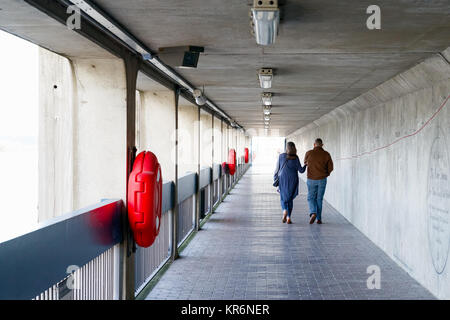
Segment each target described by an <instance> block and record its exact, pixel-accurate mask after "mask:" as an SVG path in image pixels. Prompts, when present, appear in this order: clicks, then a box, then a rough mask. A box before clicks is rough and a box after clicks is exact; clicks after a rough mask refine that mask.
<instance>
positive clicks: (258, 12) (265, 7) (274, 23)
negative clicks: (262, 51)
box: [251, 0, 280, 46]
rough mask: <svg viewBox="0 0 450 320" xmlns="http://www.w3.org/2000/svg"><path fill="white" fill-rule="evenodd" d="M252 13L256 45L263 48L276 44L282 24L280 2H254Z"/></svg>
mask: <svg viewBox="0 0 450 320" xmlns="http://www.w3.org/2000/svg"><path fill="white" fill-rule="evenodd" d="M251 13H252V18H253V25H254V32H255V37H256V43H257V44H259V45H263V46H267V45H271V44H273V43H275V39H276V37H277V34H278V25H279V23H280V9H278V0H254V1H253V7H252V9H251Z"/></svg>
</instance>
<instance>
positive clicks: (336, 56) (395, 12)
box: [0, 0, 450, 135]
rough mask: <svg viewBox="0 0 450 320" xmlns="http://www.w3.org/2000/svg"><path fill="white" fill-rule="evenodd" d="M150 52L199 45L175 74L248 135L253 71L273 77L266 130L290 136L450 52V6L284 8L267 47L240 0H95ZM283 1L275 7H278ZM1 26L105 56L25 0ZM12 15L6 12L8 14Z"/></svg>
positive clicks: (289, 2) (2, 13)
mask: <svg viewBox="0 0 450 320" xmlns="http://www.w3.org/2000/svg"><path fill="white" fill-rule="evenodd" d="M94 2H95V3H97V4H98V5H99V6H100V7H102V8H103V9H104V10H105V11H106V12H107V13H108V14H110V15H111V16H112V17H113V18H115V19H116V20H117V21H119V22H120V23H121V24H122V25H124V26H125V27H126V28H127V29H128V30H129V31H130V32H131V33H133V34H134V35H135V36H136V37H137V38H138V39H140V40H141V41H142V42H144V43H145V44H146V45H147V46H148V47H150V48H151V49H153V50H154V51H155V52H157V51H158V49H159V48H161V47H172V46H184V45H197V46H203V47H205V53H204V54H202V55H201V57H200V61H199V65H198V68H197V69H193V70H187V69H179V70H177V71H178V72H179V73H180V74H182V75H183V76H184V77H185V78H186V79H187V80H189V81H190V82H191V83H193V84H194V85H196V86H198V87H202V86H205V91H206V94H207V95H208V97H209V98H211V100H213V101H214V102H215V103H216V104H217V105H218V106H219V107H220V108H222V109H223V110H224V111H225V112H227V113H228V114H229V115H230V116H232V117H233V118H234V119H236V120H237V121H238V122H239V123H240V124H241V125H242V126H243V127H245V128H246V129H252V128H256V129H261V128H263V113H262V107H261V100H260V95H261V93H262V90H261V89H260V88H259V82H258V79H257V70H258V69H259V68H261V67H272V68H274V69H275V79H274V86H273V88H272V89H271V90H270V92H273V93H274V99H273V105H274V106H273V115H272V120H271V128H272V129H279V130H280V134H281V135H287V134H289V133H291V132H293V131H295V130H296V129H298V128H300V127H303V126H305V125H307V124H309V123H311V122H312V121H314V120H316V119H318V118H320V117H321V116H323V115H324V114H326V113H328V112H329V111H331V110H333V109H335V108H336V107H338V106H340V105H342V104H344V103H346V102H348V101H350V100H352V99H354V98H356V97H358V96H359V95H361V94H363V93H364V92H367V91H368V90H369V89H372V88H373V87H375V86H377V85H379V84H381V83H382V82H384V81H386V80H388V79H390V78H392V77H393V76H395V75H396V74H398V73H400V72H402V71H404V70H406V69H408V68H409V67H411V66H412V65H413V64H415V63H418V62H420V61H422V60H423V59H424V58H426V57H429V56H430V55H432V54H434V53H437V52H441V51H443V50H444V49H445V48H447V47H448V46H449V45H450V43H449V42H450V41H449V39H450V19H449V13H450V1H449V0H434V1H426V0H399V1H392V0H379V1H377V5H379V6H380V8H381V22H382V29H381V30H368V29H367V27H366V20H367V17H368V15H367V14H366V9H367V7H368V6H369V5H371V4H372V1H367V0H347V1H336V0H286V1H283V2H284V5H282V6H281V11H282V21H281V24H280V32H279V36H278V38H277V41H276V43H275V44H274V45H272V46H267V47H262V46H258V45H257V44H256V41H255V39H254V37H253V36H252V35H251V34H250V25H249V22H250V20H249V10H250V7H251V6H250V5H249V3H248V1H245V0H221V1H219V0H209V1H204V0H183V1H181V0H164V1H160V0H145V1H144V0H96V1H94ZM280 2H281V1H280ZM0 8H4V10H0V28H4V29H6V30H7V31H9V32H12V33H15V34H17V35H22V36H23V35H26V36H25V37H26V38H27V39H29V40H31V41H33V42H35V43H38V44H40V45H43V46H44V47H47V48H49V49H51V50H53V51H55V52H58V53H62V54H64V55H66V56H78V57H80V56H86V57H90V56H93V57H101V56H102V55H104V56H108V57H110V54H108V53H106V51H105V50H103V49H101V48H99V47H97V46H96V45H92V43H91V42H90V41H89V40H87V39H83V38H82V37H81V36H79V35H77V34H76V33H74V32H71V31H69V30H68V29H67V28H65V27H64V26H61V25H60V24H58V23H57V22H55V21H53V20H52V19H51V18H49V17H46V16H45V15H44V14H43V13H41V12H39V11H38V10H36V9H34V8H31V7H30V6H28V5H27V4H25V3H24V2H22V1H12V0H0ZM11 13H12V14H11Z"/></svg>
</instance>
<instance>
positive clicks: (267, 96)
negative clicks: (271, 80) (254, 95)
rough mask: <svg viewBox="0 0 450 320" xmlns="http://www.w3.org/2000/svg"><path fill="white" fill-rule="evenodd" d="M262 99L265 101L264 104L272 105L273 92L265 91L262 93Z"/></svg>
mask: <svg viewBox="0 0 450 320" xmlns="http://www.w3.org/2000/svg"><path fill="white" fill-rule="evenodd" d="M261 100H262V102H263V105H265V106H271V105H272V94H271V93H270V92H264V93H263V94H262V95H261Z"/></svg>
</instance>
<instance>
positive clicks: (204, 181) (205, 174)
mask: <svg viewBox="0 0 450 320" xmlns="http://www.w3.org/2000/svg"><path fill="white" fill-rule="evenodd" d="M199 176H200V178H199V184H200V185H199V186H198V188H199V189H200V190H201V189H204V188H206V187H207V186H209V185H210V184H211V182H212V174H211V167H205V168H202V169H201V170H200V175H199Z"/></svg>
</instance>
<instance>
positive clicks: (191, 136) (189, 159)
mask: <svg viewBox="0 0 450 320" xmlns="http://www.w3.org/2000/svg"><path fill="white" fill-rule="evenodd" d="M198 134H199V121H198V107H197V106H195V105H192V104H189V105H180V106H179V109H178V139H179V140H178V176H179V177H182V176H183V175H185V173H187V172H197V171H198Z"/></svg>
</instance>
